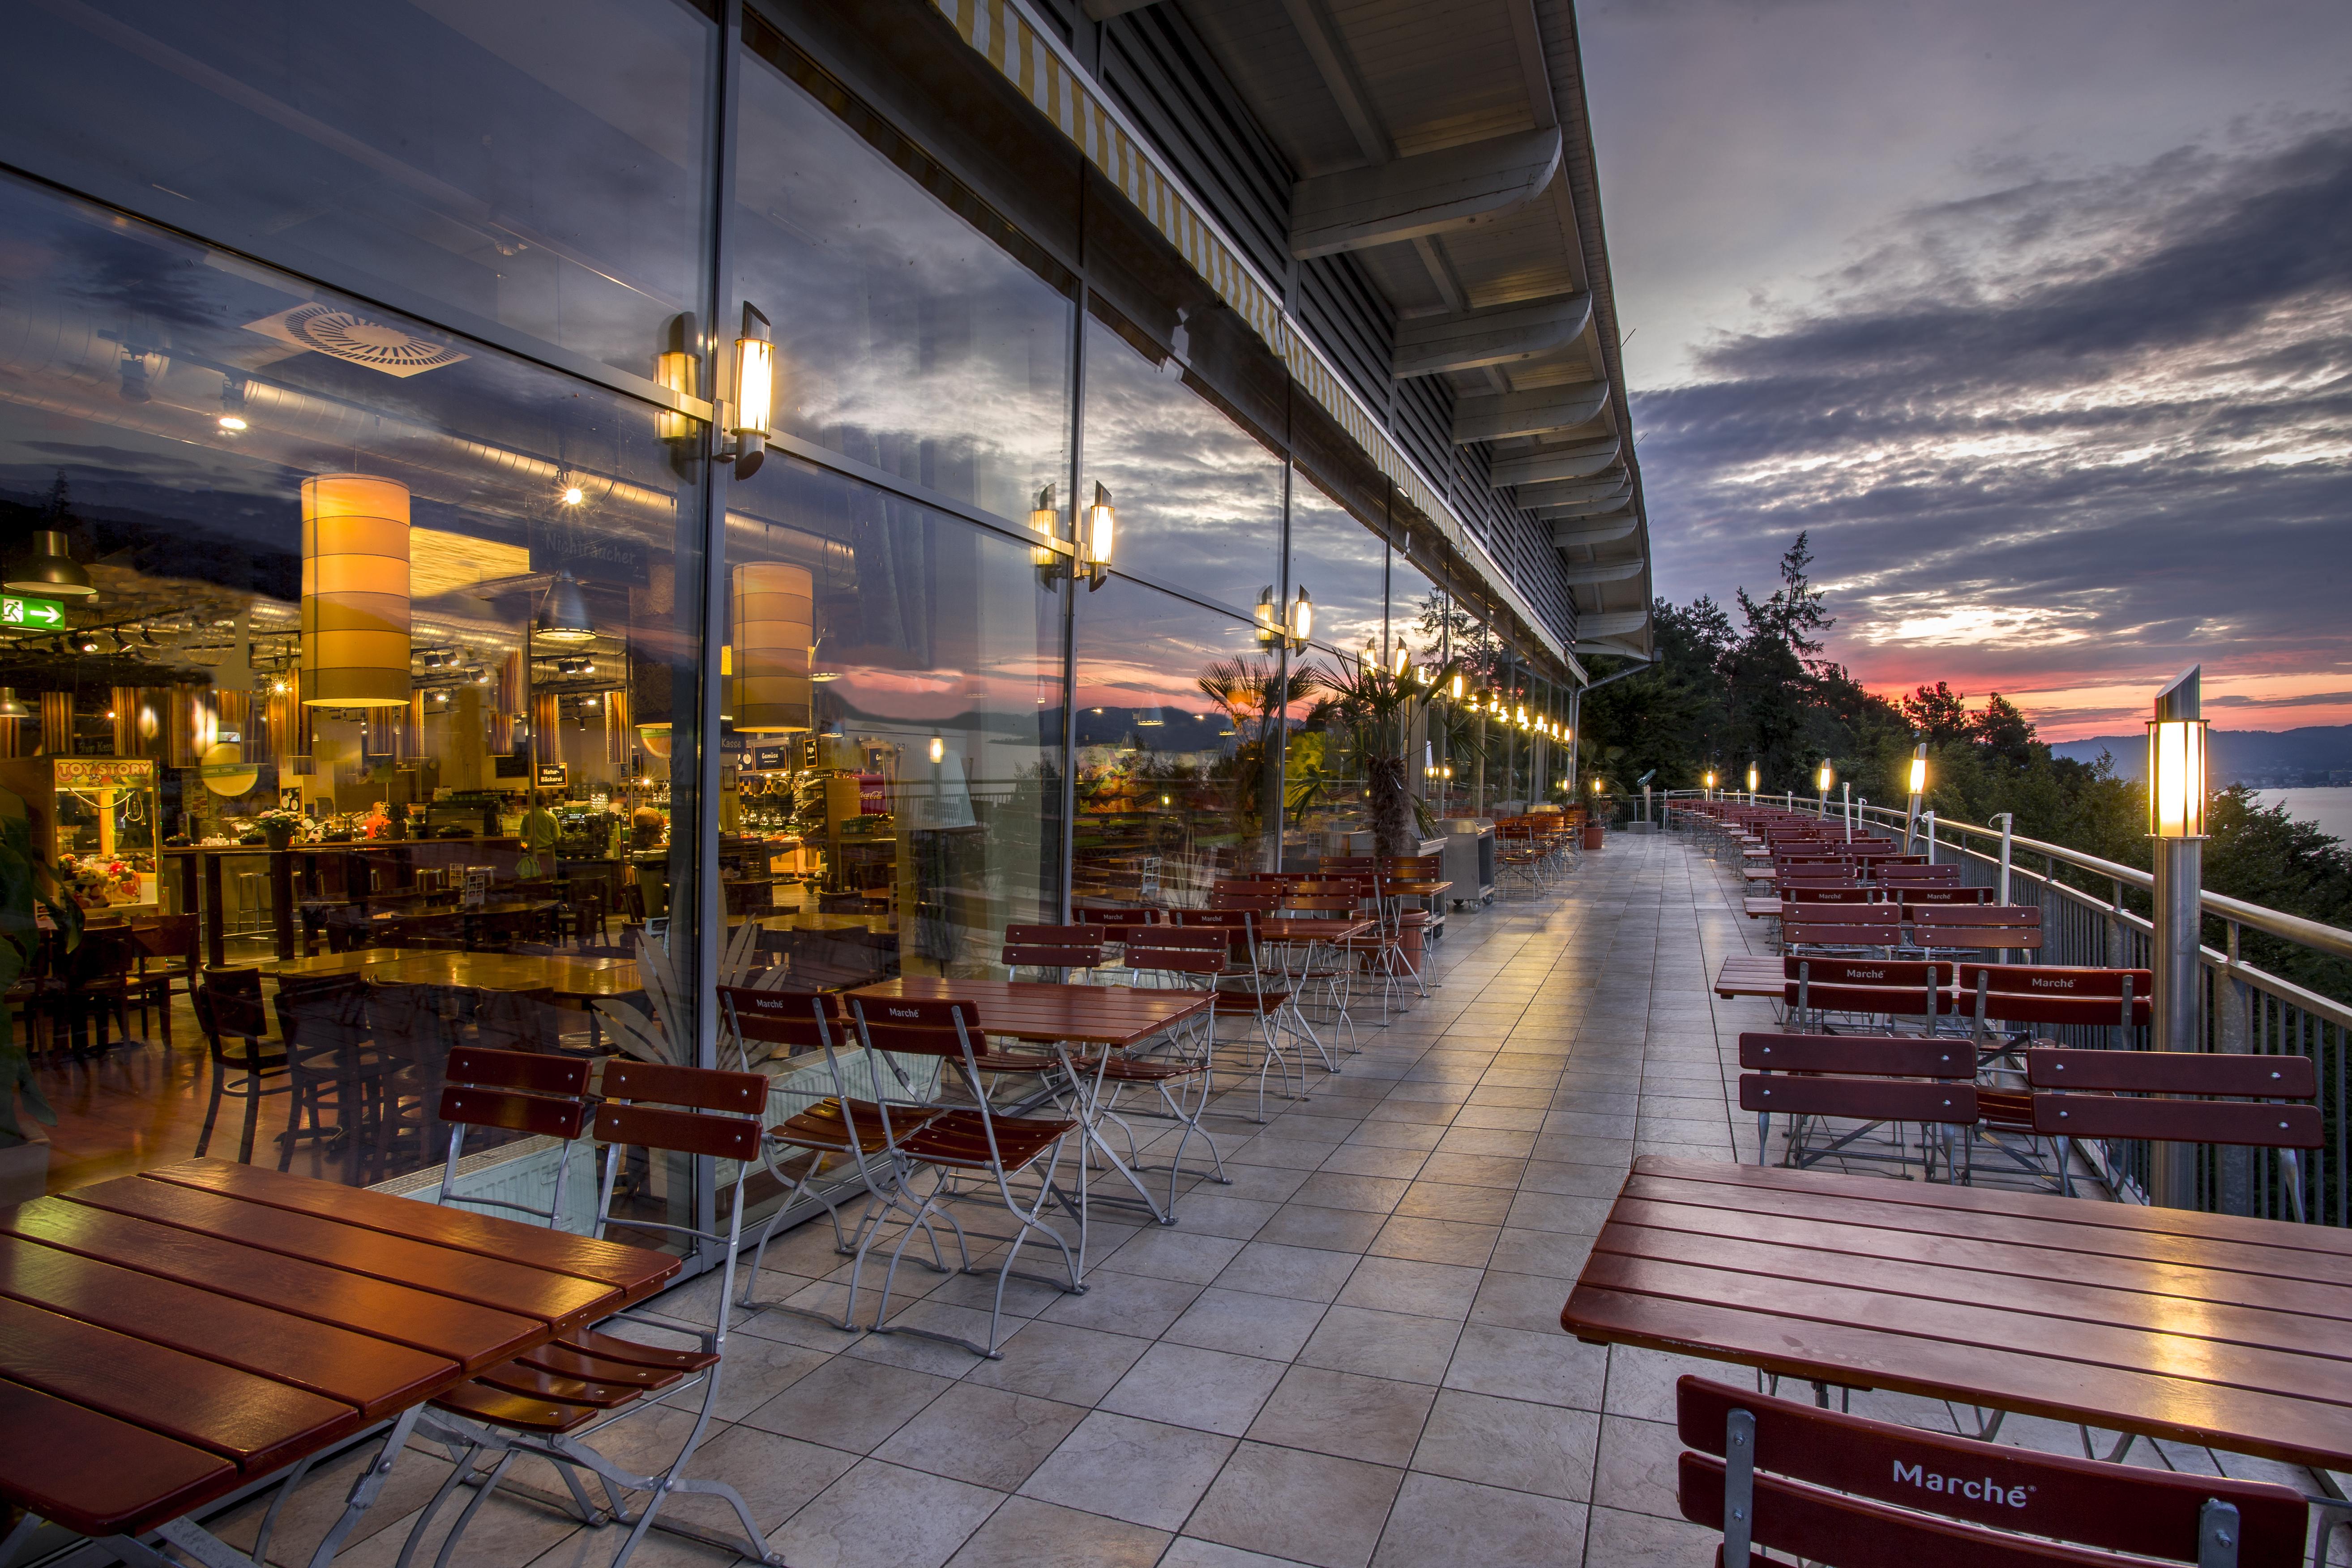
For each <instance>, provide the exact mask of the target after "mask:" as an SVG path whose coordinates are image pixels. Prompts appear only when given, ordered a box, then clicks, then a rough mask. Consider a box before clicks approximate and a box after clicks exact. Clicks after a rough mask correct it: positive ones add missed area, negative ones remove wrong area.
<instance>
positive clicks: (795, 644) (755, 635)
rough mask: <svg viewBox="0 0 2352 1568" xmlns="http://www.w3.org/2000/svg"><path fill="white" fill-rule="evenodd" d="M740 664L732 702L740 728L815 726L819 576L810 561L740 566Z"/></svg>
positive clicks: (778, 730)
mask: <svg viewBox="0 0 2352 1568" xmlns="http://www.w3.org/2000/svg"><path fill="white" fill-rule="evenodd" d="M734 577H735V583H734V586H735V594H734V598H735V605H734V610H735V638H734V642H733V644H732V645H731V646H732V647H733V648H734V659H733V665H734V668H733V671H732V673H731V678H730V690H729V697H730V702H729V704H728V707H729V711H730V713H731V714H732V715H733V717H734V724H735V730H736V732H737V733H739V734H768V735H780V734H795V733H799V732H801V731H805V730H807V729H808V728H809V727H810V721H809V701H810V692H811V687H810V685H809V647H810V644H811V643H812V642H814V621H815V609H816V605H815V595H816V580H815V578H814V577H813V576H811V575H810V574H809V571H808V569H807V568H806V567H804V566H793V565H788V564H786V563H783V562H782V561H753V562H747V563H745V564H743V565H740V566H738V567H736V568H735V574H734Z"/></svg>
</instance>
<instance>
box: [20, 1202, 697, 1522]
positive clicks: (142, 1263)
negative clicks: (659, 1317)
mask: <svg viewBox="0 0 2352 1568" xmlns="http://www.w3.org/2000/svg"><path fill="white" fill-rule="evenodd" d="M677 1268H678V1262H677V1259H676V1258H671V1257H668V1256H667V1255H665V1254H662V1253H658V1252H652V1251H648V1250H646V1249H645V1248H642V1247H625V1246H621V1245H619V1244H617V1243H613V1242H603V1241H593V1240H590V1239H588V1238H587V1237H577V1236H571V1235H567V1234H565V1233H563V1232H560V1231H549V1230H541V1229H539V1228H536V1227H534V1226H526V1225H520V1224H517V1223H515V1222H514V1221H511V1220H503V1219H495V1218H491V1217H488V1216H487V1215H477V1214H469V1213H466V1212H463V1211H460V1210H457V1209H445V1208H438V1207H436V1206H435V1205H431V1204H425V1203H419V1202H416V1201H415V1200H414V1199H410V1198H396V1197H392V1196H389V1195H387V1194H382V1193H370V1192H364V1191H362V1190H360V1189H358V1188H353V1187H344V1186H338V1185H336V1184H333V1183H331V1182H321V1181H317V1180H314V1179H312V1178H310V1177H307V1176H296V1175H289V1174H283V1173H278V1172H276V1171H268V1170H260V1169H257V1168H256V1167H254V1166H251V1165H239V1164H232V1163H228V1162H226V1161H221V1160H190V1161H185V1162H183V1163H179V1164H176V1165H166V1166H163V1167H161V1168H159V1169H156V1170H152V1171H149V1172H146V1173H143V1174H142V1175H138V1176H126V1177H123V1178H121V1179H120V1180H118V1181H111V1182H101V1183H100V1184H97V1185H96V1186H91V1187H84V1188H81V1189H79V1190H78V1191H75V1192H71V1193H67V1194H62V1195H59V1196H55V1197H44V1198H37V1199H35V1200H33V1201H32V1202H31V1203H28V1204H23V1205H18V1206H16V1207H15V1208H0V1496H5V1497H6V1498H7V1499H8V1500H11V1501H14V1502H16V1503H19V1504H21V1505H22V1506H23V1507H24V1508H25V1509H26V1510H27V1512H28V1514H30V1515H32V1516H36V1517H37V1518H41V1519H48V1520H52V1521H56V1522H57V1523H58V1524H60V1525H63V1526H64V1527H65V1528H67V1529H68V1530H72V1531H77V1532H78V1533H80V1534H82V1535H86V1536H89V1537H91V1538H93V1539H95V1540H100V1541H110V1540H111V1541H112V1542H113V1543H114V1548H115V1549H116V1550H120V1551H122V1552H125V1561H128V1562H135V1563H153V1562H156V1561H159V1559H157V1558H156V1557H154V1556H153V1555H152V1553H151V1552H148V1551H146V1550H144V1549H142V1548H139V1547H137V1546H135V1545H133V1544H131V1541H126V1540H124V1539H122V1538H132V1539H133V1540H135V1538H137V1537H139V1536H142V1535H145V1534H148V1533H150V1532H152V1531H160V1532H161V1533H162V1535H163V1539H164V1540H166V1541H168V1542H173V1544H175V1545H178V1546H180V1547H182V1548H183V1549H184V1551H186V1552H187V1553H188V1555H189V1556H191V1557H193V1558H196V1559H198V1560H200V1561H203V1562H205V1563H222V1564H227V1563H246V1562H247V1561H248V1559H247V1558H246V1557H244V1556H243V1555H241V1554H238V1553H236V1552H233V1551H232V1550H231V1549H229V1548H227V1547H226V1546H225V1545H223V1544H222V1543H221V1542H219V1541H217V1540H216V1539H215V1538H214V1537H213V1536H211V1535H210V1534H209V1533H208V1532H206V1531H204V1530H203V1529H202V1528H201V1527H199V1526H198V1525H196V1524H195V1523H194V1520H193V1519H192V1518H191V1517H190V1516H191V1515H193V1514H194V1512H195V1511H197V1510H200V1509H202V1508H203V1507H204V1506H205V1504H207V1503H209V1502H212V1501H214V1500H217V1499H219V1498H221V1497H224V1496H226V1494H228V1493H230V1492H232V1491H235V1490H237V1489H240V1488H243V1487H247V1486H248V1485H250V1484H252V1483H254V1482H256V1481H259V1480H262V1479H266V1478H268V1477H270V1476H272V1475H274V1474H276V1473H277V1472H278V1471H281V1470H284V1469H286V1468H288V1467H289V1466H293V1465H298V1464H301V1463H303V1462H305V1461H307V1460H309V1459H310V1458H315V1457H317V1456H318V1455H320V1454H321V1453H323V1452H325V1451H326V1450H328V1449H329V1448H331V1447H334V1446H335V1445H337V1444H338V1443H341V1441H343V1440H344V1439H345V1438H347V1437H350V1436H352V1435H353V1434H355V1433H358V1432H361V1431H363V1430H364V1429H365V1428H367V1427H369V1426H373V1425H375V1424H377V1423H379V1422H382V1421H386V1420H390V1421H391V1422H392V1423H393V1427H392V1432H391V1435H390V1436H389V1437H388V1438H387V1439H386V1440H385V1443H384V1447H383V1450H382V1451H381V1453H380V1455H379V1457H378V1458H377V1459H376V1460H375V1462H373V1463H372V1464H370V1465H369V1466H368V1467H367V1468H365V1469H363V1470H362V1473H361V1476H360V1479H359V1480H358V1481H357V1482H356V1483H355V1484H354V1485H353V1487H352V1491H351V1494H350V1497H349V1500H348V1501H347V1503H346V1506H345V1509H344V1512H343V1515H342V1517H341V1520H340V1521H338V1522H337V1524H336V1525H335V1527H334V1528H333V1529H332V1530H331V1531H329V1532H328V1534H327V1536H326V1538H325V1539H324V1540H323V1541H322V1542H320V1545H319V1548H318V1552H317V1554H316V1555H314V1556H313V1557H312V1558H311V1563H312V1564H313V1568H320V1565H322V1564H324V1563H327V1562H328V1561H330V1560H331V1558H332V1557H333V1555H334V1553H335V1551H336V1549H337V1548H338V1547H340V1546H341V1543H342V1542H344V1541H345V1540H346V1539H348V1538H349V1536H350V1534H351V1531H352V1527H353V1526H354V1525H356V1524H357V1523H358V1521H359V1519H360V1516H361V1515H362V1513H363V1512H364V1511H365V1510H367V1508H368V1507H369V1505H370V1504H372V1503H373V1501H374V1500H375V1498H376V1495H377V1493H378V1492H380V1491H381V1490H382V1489H383V1483H384V1478H385V1476H386V1475H387V1474H388V1473H389V1471H390V1470H391V1468H392V1461H393V1460H394V1459H395V1458H397V1457H398V1455H399V1453H400V1447H401V1445H402V1444H403V1443H404V1442H405V1441H406V1439H407V1436H408V1433H409V1429H410V1428H411V1426H414V1424H415V1419H416V1415H417V1413H418V1411H420V1410H421V1409H422V1408H423V1407H424V1405H425V1402H426V1401H428V1400H430V1399H432V1398H433V1397H434V1396H435V1395H436V1394H439V1393H441V1392H442V1391H443V1390H444V1389H446V1388H448V1387H451V1386H452V1385H454V1384H457V1383H458V1382H460V1381H462V1380H463V1379H465V1378H467V1377H469V1376H471V1375H473V1374H474V1373H477V1372H479V1371H481V1370H483V1369H484V1368H486V1367H488V1366H492V1365H495V1364H497V1363H499V1362H501V1361H504V1360H506V1359H508V1358H509V1357H511V1356H515V1355H518V1354H521V1353H524V1352H529V1351H530V1350H532V1349H534V1348H536V1347H538V1346H540V1345H542V1344H545V1343H547V1342H549V1341H551V1340H552V1339H554V1338H555V1337H556V1336H557V1335H558V1334H560V1333H564V1332H568V1331H571V1330H572V1329H575V1328H578V1327H582V1326H584V1325H586V1324H589V1323H593V1322H594V1321H597V1320H599V1319H602V1318H604V1317H606V1316H609V1315H610V1314H611V1313H613V1312H614V1311H616V1310H619V1309H620V1308H622V1307H625V1306H627V1305H629V1304H631V1303H632V1302H635V1301H637V1300H643V1299H644V1298H645V1297H646V1296H648V1295H651V1294H652V1293H653V1292H654V1290H656V1289H658V1288H659V1287H660V1286H661V1285H662V1284H663V1283H664V1282H666V1281H667V1280H668V1279H670V1278H671V1277H672V1276H673V1275H675V1274H676V1273H677ZM29 1533H30V1530H29V1528H26V1527H20V1528H19V1531H18V1532H17V1534H16V1535H15V1536H12V1537H11V1539H10V1540H9V1542H6V1543H5V1551H0V1560H5V1555H7V1554H12V1553H13V1552H14V1550H15V1548H16V1546H17V1545H18V1544H21V1540H22V1538H23V1537H24V1536H26V1535H28V1534H29Z"/></svg>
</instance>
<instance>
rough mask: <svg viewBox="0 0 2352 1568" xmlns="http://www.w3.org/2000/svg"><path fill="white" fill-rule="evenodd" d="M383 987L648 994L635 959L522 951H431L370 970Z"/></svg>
mask: <svg viewBox="0 0 2352 1568" xmlns="http://www.w3.org/2000/svg"><path fill="white" fill-rule="evenodd" d="M368 976H369V978H370V979H372V980H374V981H376V982H377V983H378V984H394V985H451V986H463V987H467V988H469V989H472V990H478V991H551V992H553V993H554V994H556V995H558V996H626V995H629V994H632V993H635V992H638V991H642V990H644V989H645V985H644V983H643V982H641V981H640V980H639V979H638V978H637V964H636V960H635V959H631V958H560V957H559V958H541V957H537V956H534V955H531V954H527V953H516V952H427V953H419V954H413V955H411V956H409V957H407V958H404V959H400V960H398V961H397V962H395V963H385V964H376V965H372V966H370V968H369V970H368Z"/></svg>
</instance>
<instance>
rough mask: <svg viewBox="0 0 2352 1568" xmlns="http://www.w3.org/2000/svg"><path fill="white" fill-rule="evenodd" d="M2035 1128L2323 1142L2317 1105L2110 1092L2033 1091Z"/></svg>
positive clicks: (2090, 1134) (2272, 1144) (2268, 1143)
mask: <svg viewBox="0 0 2352 1568" xmlns="http://www.w3.org/2000/svg"><path fill="white" fill-rule="evenodd" d="M2033 1130H2034V1131H2036V1132H2039V1133H2042V1134H2043V1135H2044V1136H2049V1137H2058V1138H2154V1139H2158V1140H2159V1141H2165V1142H2178V1143H2235V1144H2243V1145H2246V1146H2249V1147H2253V1148H2262V1149H2316V1148H2319V1147H2320V1146H2321V1144H2322V1143H2323V1142H2325V1132H2324V1130H2323V1128H2322V1125H2321V1122H2320V1116H2319V1110H2318V1108H2317V1107H2315V1106H2310V1105H2262V1104H2257V1103H2255V1102H2253V1101H2251V1100H2154V1099H2148V1100H2135V1099H2129V1098H2126V1097H2124V1096H2121V1095H2112V1094H2036V1095H2035V1096H2034V1097H2033Z"/></svg>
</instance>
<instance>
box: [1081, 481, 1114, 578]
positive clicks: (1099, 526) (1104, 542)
mask: <svg viewBox="0 0 2352 1568" xmlns="http://www.w3.org/2000/svg"><path fill="white" fill-rule="evenodd" d="M1117 542H1118V508H1117V507H1115V506H1113V505H1111V502H1110V491H1108V489H1104V488H1103V485H1102V481H1100V480H1099V479H1097V481H1095V499H1094V502H1093V504H1092V505H1090V506H1088V507H1087V525H1086V527H1085V529H1084V530H1082V531H1080V533H1079V535H1078V564H1079V565H1080V566H1082V567H1084V568H1085V569H1086V573H1087V588H1088V589H1089V590H1092V589H1096V588H1099V587H1101V586H1102V585H1103V578H1104V577H1105V576H1106V575H1108V574H1109V572H1110V553H1111V550H1112V547H1113V546H1114V545H1115V544H1116V543H1117Z"/></svg>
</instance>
